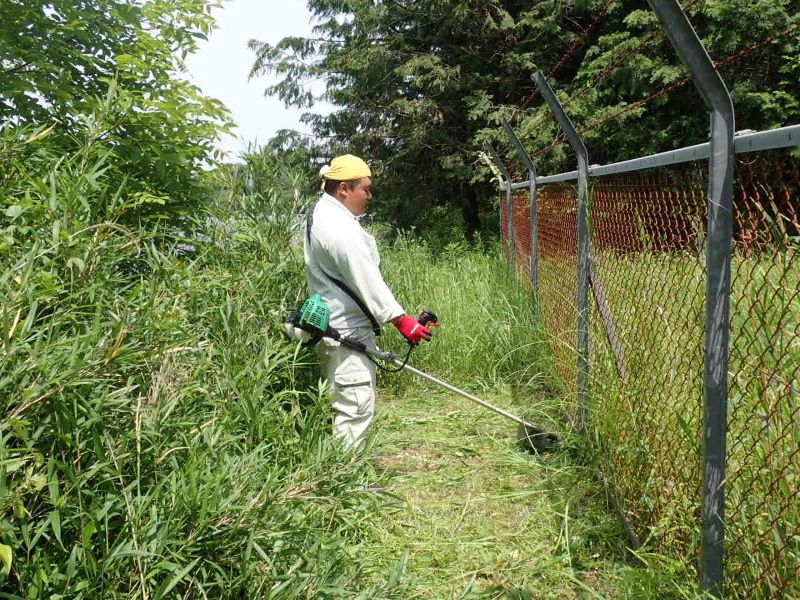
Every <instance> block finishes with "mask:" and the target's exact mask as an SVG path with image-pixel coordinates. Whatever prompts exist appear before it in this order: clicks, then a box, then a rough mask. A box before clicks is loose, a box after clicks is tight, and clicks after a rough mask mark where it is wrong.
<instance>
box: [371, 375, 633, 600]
mask: <svg viewBox="0 0 800 600" xmlns="http://www.w3.org/2000/svg"><path fill="white" fill-rule="evenodd" d="M401 376H403V375H401ZM485 396H486V399H487V400H488V401H490V402H493V403H496V404H497V405H499V406H501V407H502V408H505V409H507V410H516V411H519V410H520V409H521V408H522V407H523V405H525V404H528V405H529V404H530V403H529V402H524V403H523V402H519V403H515V402H513V400H512V392H511V390H510V389H508V388H504V389H502V390H495V391H492V392H489V393H487V394H486V395H485ZM379 413H380V416H379V418H378V421H377V426H376V434H375V438H376V442H375V445H374V451H375V452H376V455H377V457H376V458H375V465H376V468H377V469H378V470H379V472H382V474H383V480H384V483H385V486H386V492H387V494H388V495H389V496H390V497H394V498H395V499H396V502H394V503H392V504H391V505H389V506H387V508H386V512H387V518H385V519H378V520H376V525H375V542H373V543H372V544H371V545H369V546H367V547H366V548H365V549H364V551H365V553H366V555H367V557H369V558H368V559H367V563H368V564H369V566H370V571H371V575H370V577H371V578H372V579H375V580H376V581H380V580H383V579H384V578H385V576H386V574H387V573H392V572H395V571H397V570H398V569H399V570H401V571H402V577H401V578H400V580H401V582H402V586H400V587H399V588H398V589H397V590H394V591H395V593H400V594H401V595H398V596H393V597H406V598H590V597H603V598H605V597H619V595H620V594H619V584H618V581H616V580H615V577H613V576H611V575H610V572H612V571H615V570H618V569H620V568H628V567H627V566H625V565H624V564H623V565H620V564H619V563H620V562H622V558H621V557H622V556H623V555H622V554H621V553H620V550H621V547H622V546H621V539H622V538H621V535H622V534H621V530H620V527H619V524H618V523H617V521H616V520H615V519H614V517H613V516H611V515H610V513H609V512H608V511H607V510H606V507H605V505H604V502H603V497H602V494H601V493H600V492H599V491H598V490H597V488H596V487H595V486H594V485H593V484H592V483H591V476H590V473H588V472H587V470H586V469H585V468H583V467H580V466H577V465H576V464H574V461H573V458H572V457H571V453H570V452H569V450H566V449H565V450H560V451H558V452H551V453H547V454H539V455H531V454H528V453H526V452H524V451H523V450H522V449H520V447H519V446H518V445H517V442H516V437H515V431H516V425H515V424H514V423H513V422H511V421H508V420H506V419H504V418H502V417H499V416H497V415H495V414H494V413H492V412H490V411H487V410H485V409H482V408H480V407H478V406H477V405H474V404H472V403H470V402H468V401H467V400H464V399H462V398H460V397H458V396H455V395H453V394H449V393H446V392H440V391H439V390H435V389H430V388H427V387H423V386H413V387H412V388H411V389H409V390H408V391H407V392H406V393H401V394H398V395H394V396H391V397H388V398H385V399H383V400H382V401H381V402H380V404H379Z"/></svg>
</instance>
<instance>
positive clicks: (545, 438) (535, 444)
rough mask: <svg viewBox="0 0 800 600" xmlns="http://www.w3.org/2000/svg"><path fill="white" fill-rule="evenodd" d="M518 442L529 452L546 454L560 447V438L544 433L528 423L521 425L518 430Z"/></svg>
mask: <svg viewBox="0 0 800 600" xmlns="http://www.w3.org/2000/svg"><path fill="white" fill-rule="evenodd" d="M517 441H518V442H519V445H520V446H522V447H523V448H524V449H525V450H527V451H528V452H545V451H547V450H554V449H555V448H557V447H558V436H557V435H556V434H555V433H550V432H547V431H543V430H541V429H538V428H536V427H534V426H533V425H530V424H528V423H520V424H519V427H518V428H517Z"/></svg>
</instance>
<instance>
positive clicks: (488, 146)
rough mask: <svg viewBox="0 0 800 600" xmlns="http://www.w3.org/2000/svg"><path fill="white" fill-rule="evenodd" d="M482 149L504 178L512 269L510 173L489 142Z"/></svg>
mask: <svg viewBox="0 0 800 600" xmlns="http://www.w3.org/2000/svg"><path fill="white" fill-rule="evenodd" d="M483 149H484V150H485V151H486V153H487V154H488V155H489V156H490V157H491V158H492V160H493V161H494V163H495V164H496V165H497V167H498V168H499V169H500V172H501V173H502V174H503V177H505V178H506V232H507V234H508V241H507V244H508V261H509V266H510V267H511V270H512V271H513V270H514V266H515V262H516V260H515V259H516V253H517V242H516V239H515V237H516V236H515V235H514V199H513V197H512V195H511V194H512V191H511V174H510V173H509V172H508V169H506V166H505V165H504V164H503V161H502V160H500V157H499V156H498V154H497V152H495V151H494V148H492V146H491V144H489V143H488V142H484V144H483ZM501 188H502V184H501Z"/></svg>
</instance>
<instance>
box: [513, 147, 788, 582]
mask: <svg viewBox="0 0 800 600" xmlns="http://www.w3.org/2000/svg"><path fill="white" fill-rule="evenodd" d="M799 165H800V163H799V162H798V160H797V158H794V157H793V155H792V153H791V152H790V151H786V150H775V151H769V152H761V153H759V154H747V155H742V156H740V157H738V159H737V164H736V174H735V190H734V193H735V197H734V208H735V225H734V247H733V258H732V273H733V282H732V291H731V326H730V353H729V360H730V364H729V374H730V375H729V377H730V379H729V407H728V415H729V417H728V427H729V430H728V457H727V478H726V514H725V520H726V524H727V540H726V544H725V547H726V577H725V580H726V590H727V594H728V595H729V596H731V597H747V598H773V597H785V596H786V594H787V593H789V594H790V596H789V597H791V593H794V592H796V590H797V589H798V587H800V577H798V570H799V569H800V563H799V562H798V557H800V530H798V523H800V498H798V487H800V482H799V481H798V479H800V384H799V383H798V378H799V377H800V255H798V248H800V217H799V215H800V209H799V208H798V206H800V166H799ZM707 186H708V183H707V174H706V165H705V163H704V162H703V163H699V162H698V163H689V164H686V165H681V166H678V167H671V168H660V169H653V170H650V171H645V172H636V173H625V174H619V175H613V176H606V177H596V178H592V179H591V180H590V202H591V211H590V214H591V217H590V218H591V226H590V232H591V233H590V239H591V244H590V247H591V250H590V255H591V256H590V263H591V277H590V279H591V283H592V286H591V288H592V289H591V292H590V293H591V296H592V297H591V298H590V307H591V318H590V382H591V383H590V388H591V389H590V394H591V401H590V406H589V422H588V426H589V428H590V431H591V432H592V433H593V435H591V436H589V437H590V439H593V440H597V442H596V444H597V446H596V448H595V451H596V452H597V454H598V456H599V457H600V458H601V459H602V460H601V461H600V463H601V464H602V465H604V466H603V471H604V473H603V474H604V476H605V478H606V479H607V481H609V483H610V484H611V485H612V486H613V487H614V489H615V492H616V494H617V496H618V498H619V499H620V501H621V504H622V507H623V510H624V512H625V515H626V516H627V518H628V519H629V521H630V522H631V524H632V525H633V529H634V531H635V532H636V533H637V534H638V535H639V537H640V538H641V539H647V540H649V545H650V546H651V547H653V548H654V549H656V550H658V551H660V552H664V553H667V554H669V555H672V556H674V557H678V558H681V559H684V560H685V561H686V564H687V565H688V566H689V568H690V569H694V564H695V563H696V561H695V560H694V558H695V557H696V554H697V551H698V542H699V535H700V522H699V507H700V501H701V497H700V489H701V476H702V452H703V441H702V440H703V436H702V434H703V431H702V422H701V420H702V413H703V411H702V406H703V337H704V325H705V324H704V319H705V315H704V310H705V308H704V302H705V278H706V272H705V262H704V254H705V240H706V218H707V212H706V190H707ZM528 202H529V197H528V195H527V194H516V195H515V196H514V203H515V211H514V212H515V215H514V216H515V218H514V234H515V241H516V243H515V251H516V254H515V257H516V265H517V268H518V269H519V270H520V272H521V275H522V274H525V275H528V274H529V267H530V256H531V252H530V249H531V242H530V223H529V218H528V214H529V213H528ZM576 204H577V202H576V191H575V187H574V182H570V183H562V184H551V185H543V186H540V188H539V190H538V195H537V222H538V228H539V237H538V245H537V248H538V253H539V266H538V273H539V287H538V297H539V302H540V310H541V314H542V318H543V326H544V329H545V330H546V332H547V334H548V339H549V340H550V342H551V346H552V351H553V354H554V356H555V365H556V369H557V371H558V374H559V375H560V376H561V378H562V379H563V380H564V382H565V384H566V386H567V390H568V391H569V392H570V393H571V394H572V395H573V397H574V393H575V392H576V391H577V384H576V380H577V367H576V365H577V352H576V339H577V334H576V318H577V310H576V295H577V288H576V282H577V235H576V231H577V220H576V214H577V212H576ZM504 235H507V232H505V231H504Z"/></svg>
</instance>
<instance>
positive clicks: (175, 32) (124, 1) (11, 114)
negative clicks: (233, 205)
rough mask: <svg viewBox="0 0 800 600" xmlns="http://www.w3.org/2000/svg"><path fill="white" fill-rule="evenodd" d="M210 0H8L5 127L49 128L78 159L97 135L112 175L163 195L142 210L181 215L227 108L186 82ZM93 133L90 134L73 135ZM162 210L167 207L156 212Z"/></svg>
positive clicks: (2, 9) (2, 67)
mask: <svg viewBox="0 0 800 600" xmlns="http://www.w3.org/2000/svg"><path fill="white" fill-rule="evenodd" d="M210 6H211V5H210V4H209V3H208V2H207V1H206V0H181V1H178V2H176V1H174V0H150V1H148V2H144V3H142V2H138V1H134V0H81V1H79V2H75V1H73V0H69V1H67V0H55V1H52V2H49V1H48V2H44V1H41V0H36V1H32V2H29V1H27V0H26V1H24V2H22V1H18V0H9V1H8V2H4V3H3V4H2V6H0V56H2V59H1V60H0V128H4V129H8V130H10V129H11V128H12V127H18V126H23V127H32V128H43V127H52V130H51V136H50V142H51V143H52V144H55V145H56V146H57V147H58V148H59V150H60V151H63V152H66V153H69V154H74V153H75V152H76V151H77V149H78V148H79V147H80V146H81V145H83V144H85V143H87V142H91V141H92V140H94V139H98V140H103V141H104V146H105V148H106V149H107V151H108V157H107V160H106V168H109V169H111V170H112V171H114V172H117V173H118V176H117V181H116V183H118V184H121V183H122V181H123V180H124V181H125V182H126V186H127V187H128V188H129V189H135V190H136V191H137V192H138V193H142V194H145V195H147V196H152V197H157V198H160V199H161V200H160V201H159V202H157V203H142V204H141V205H140V206H139V210H138V211H137V214H138V215H140V216H141V215H143V214H152V213H155V214H171V215H175V214H176V213H179V212H181V211H183V210H184V209H186V207H187V206H189V205H192V204H193V203H195V201H196V200H197V197H198V195H199V191H200V190H199V187H198V173H199V169H200V167H201V166H202V163H203V162H205V161H208V160H210V159H211V157H212V155H213V152H214V151H213V144H214V142H215V140H216V139H217V137H218V135H219V133H220V132H221V131H223V130H224V129H225V128H226V126H227V123H228V114H227V111H226V109H225V108H224V107H223V106H222V105H221V104H220V103H219V102H218V101H216V100H212V99H209V98H205V97H203V96H202V95H201V94H200V91H199V90H198V89H197V88H196V87H195V86H193V85H191V84H189V83H188V82H186V81H185V80H183V79H181V78H180V77H179V76H178V74H179V73H180V72H181V71H182V70H183V62H182V58H183V57H184V56H185V55H186V54H187V53H189V52H191V51H192V50H193V49H194V48H195V44H196V41H197V39H198V38H202V37H204V36H205V35H206V34H207V33H208V31H209V30H210V29H211V27H212V24H213V21H212V19H211V17H210V15H209V10H210ZM84 130H88V131H89V133H88V138H89V139H86V137H84V136H82V135H78V134H76V132H77V131H84ZM156 204H159V205H160V208H158V209H157V210H155V209H156V206H155V205H156Z"/></svg>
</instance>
